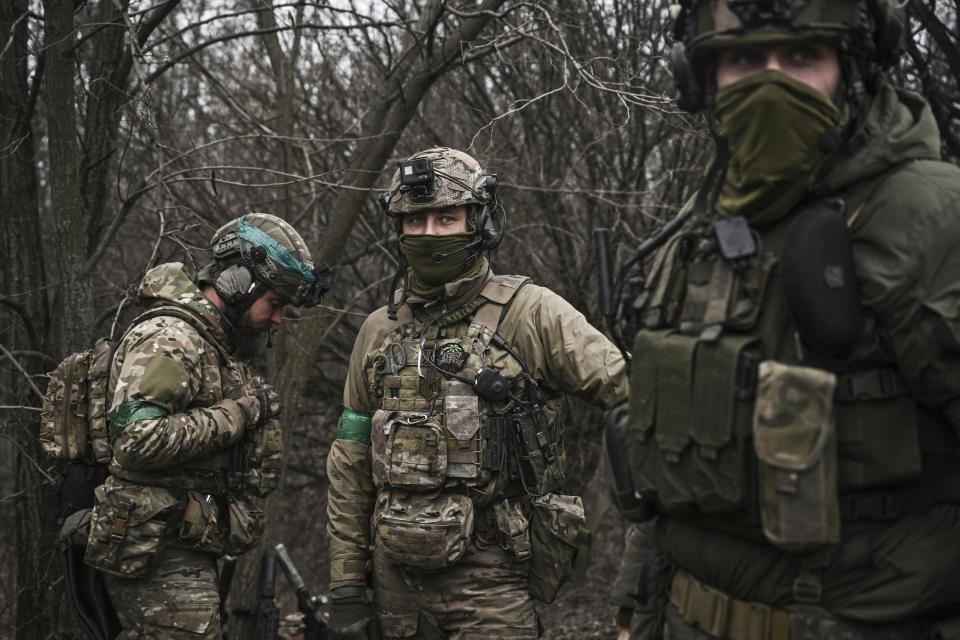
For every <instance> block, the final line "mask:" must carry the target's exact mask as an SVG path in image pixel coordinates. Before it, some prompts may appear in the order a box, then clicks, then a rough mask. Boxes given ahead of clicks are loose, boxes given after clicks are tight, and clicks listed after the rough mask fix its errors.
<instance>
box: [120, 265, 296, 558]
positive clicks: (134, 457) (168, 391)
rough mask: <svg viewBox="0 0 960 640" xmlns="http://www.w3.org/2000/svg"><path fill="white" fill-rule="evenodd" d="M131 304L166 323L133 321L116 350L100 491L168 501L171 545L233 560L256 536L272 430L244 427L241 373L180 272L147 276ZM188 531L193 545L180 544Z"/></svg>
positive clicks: (274, 437) (270, 464) (270, 467)
mask: <svg viewBox="0 0 960 640" xmlns="http://www.w3.org/2000/svg"><path fill="white" fill-rule="evenodd" d="M139 297H140V301H141V303H142V304H144V305H145V306H150V307H152V308H156V307H158V306H160V307H162V308H164V309H169V310H170V314H169V315H167V314H161V315H155V316H154V317H150V318H148V319H146V320H143V321H141V322H137V323H136V324H134V325H133V326H132V327H131V328H130V329H129V330H128V331H127V333H126V334H125V335H124V337H123V339H122V340H121V341H120V344H119V345H118V347H117V351H116V356H115V358H114V361H113V367H112V369H111V389H112V390H113V398H112V402H111V404H110V420H111V424H110V437H111V441H112V448H113V456H114V457H113V461H112V463H111V465H110V475H111V479H110V482H109V486H110V487H112V488H114V489H116V490H118V491H121V492H123V491H126V492H128V493H129V494H130V496H129V497H130V498H131V499H132V500H134V501H154V502H157V503H169V502H170V501H171V500H172V499H175V501H176V502H177V503H178V505H179V508H180V509H182V511H183V513H182V516H181V519H182V520H183V525H182V526H181V527H180V529H181V533H180V538H181V539H180V540H179V541H178V542H179V543H182V544H184V545H186V546H189V547H191V548H198V547H199V548H201V549H202V550H206V551H212V552H217V553H218V552H221V551H224V550H226V551H227V552H230V553H237V552H241V551H243V550H245V548H246V547H248V546H249V545H251V544H253V542H255V540H256V538H257V537H258V536H259V535H260V533H261V529H262V524H263V514H262V511H261V509H260V506H259V505H258V502H259V499H260V498H262V497H264V496H266V495H267V494H268V493H270V492H271V491H272V490H273V489H274V488H275V487H276V486H277V484H278V481H279V473H280V453H281V451H280V442H281V437H280V431H279V424H278V423H277V422H276V421H275V420H272V421H270V422H268V423H266V424H265V425H261V426H258V427H257V428H254V429H250V428H248V427H249V425H250V424H252V423H253V422H255V421H256V418H257V416H256V415H255V412H256V411H257V409H256V408H255V407H256V404H255V403H252V402H251V396H250V395H249V394H250V393H251V391H252V374H251V371H250V368H249V367H248V366H247V365H246V364H244V363H242V362H240V361H239V360H237V359H236V358H234V357H233V356H232V355H231V353H230V349H229V347H230V341H229V337H228V334H227V333H226V332H225V330H224V324H223V320H222V317H221V315H220V312H219V311H218V310H217V309H216V308H215V307H214V306H213V304H212V303H211V302H210V301H208V300H207V299H206V298H205V297H204V295H203V294H202V292H201V291H200V290H199V289H198V288H197V285H196V284H194V283H193V281H192V280H191V279H190V278H189V276H188V275H187V273H186V272H185V270H184V268H183V265H181V264H180V263H171V264H165V265H161V266H159V267H156V268H155V269H152V270H151V271H149V272H148V273H147V274H146V276H145V278H144V280H143V283H142V284H141V286H140V290H139ZM198 501H199V502H200V503H201V504H200V505H195V504H193V505H191V503H192V502H198ZM228 522H229V524H228ZM190 529H192V530H194V531H195V532H202V538H203V539H202V541H201V540H199V538H198V539H196V540H194V539H189V540H184V539H182V538H183V531H185V530H190Z"/></svg>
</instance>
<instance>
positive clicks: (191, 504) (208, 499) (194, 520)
mask: <svg viewBox="0 0 960 640" xmlns="http://www.w3.org/2000/svg"><path fill="white" fill-rule="evenodd" d="M217 520H218V514H217V504H216V502H215V501H214V498H213V496H212V495H210V494H203V493H199V492H197V491H188V492H187V506H186V508H185V509H184V511H183V517H182V518H180V525H179V527H178V529H177V540H178V541H179V542H181V543H184V544H187V545H191V546H198V547H204V548H209V547H210V546H211V544H216V543H217V542H218V534H219V533H220V532H219V526H218V521H217Z"/></svg>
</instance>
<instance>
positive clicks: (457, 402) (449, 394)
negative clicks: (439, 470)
mask: <svg viewBox="0 0 960 640" xmlns="http://www.w3.org/2000/svg"><path fill="white" fill-rule="evenodd" d="M446 385H447V386H446V393H445V394H444V397H443V421H444V426H445V427H446V433H445V434H444V437H445V438H446V440H447V477H450V478H463V479H468V480H471V479H475V478H477V477H478V476H479V475H480V467H481V464H482V460H481V454H480V451H481V442H482V434H480V424H481V417H480V398H479V397H478V396H477V394H476V393H475V392H474V390H473V387H471V386H470V385H468V384H466V383H464V382H460V381H459V380H447V383H446Z"/></svg>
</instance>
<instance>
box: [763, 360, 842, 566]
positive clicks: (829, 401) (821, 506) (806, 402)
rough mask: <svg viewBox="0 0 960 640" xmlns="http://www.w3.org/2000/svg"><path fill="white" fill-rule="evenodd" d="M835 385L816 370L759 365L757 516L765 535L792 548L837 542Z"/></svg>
mask: <svg viewBox="0 0 960 640" xmlns="http://www.w3.org/2000/svg"><path fill="white" fill-rule="evenodd" d="M835 382H836V378H835V376H834V375H833V374H832V373H830V372H827V371H821V370H819V369H811V368H808V367H797V366H791V365H783V364H780V363H777V362H773V361H766V362H763V363H761V364H760V376H759V384H758V388H757V404H756V414H755V418H754V424H753V434H754V444H755V445H756V450H757V457H758V458H759V460H760V512H761V516H762V521H763V532H764V535H766V537H767V539H768V540H770V542H772V543H774V544H775V545H777V546H778V547H780V548H782V549H784V550H787V551H804V550H807V549H809V548H811V547H816V546H820V545H831V544H837V543H838V542H839V541H840V507H839V501H838V491H837V441H836V434H835V433H834V426H833V392H834V385H835Z"/></svg>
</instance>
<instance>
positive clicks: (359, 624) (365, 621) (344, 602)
mask: <svg viewBox="0 0 960 640" xmlns="http://www.w3.org/2000/svg"><path fill="white" fill-rule="evenodd" d="M330 601H331V604H330V640H380V622H379V621H378V620H377V613H376V611H375V610H374V607H373V603H371V602H370V601H369V600H367V593H366V589H364V588H363V587H338V588H336V589H334V590H333V591H332V592H331V593H330Z"/></svg>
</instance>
